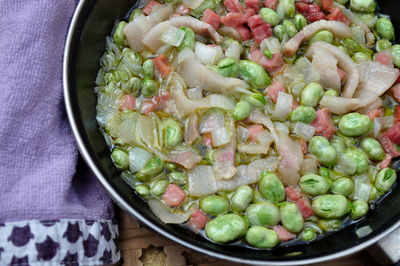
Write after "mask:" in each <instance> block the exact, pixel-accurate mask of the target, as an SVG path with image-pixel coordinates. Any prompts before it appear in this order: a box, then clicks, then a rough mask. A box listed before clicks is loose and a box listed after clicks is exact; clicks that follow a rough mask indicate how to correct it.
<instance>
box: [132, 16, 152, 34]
mask: <svg viewBox="0 0 400 266" xmlns="http://www.w3.org/2000/svg"><path fill="white" fill-rule="evenodd" d="M134 22H135V25H137V27H138V28H139V29H140V31H141V32H148V31H149V30H150V26H151V25H149V22H148V21H147V17H146V16H145V15H140V16H137V17H136V18H135V19H134Z"/></svg>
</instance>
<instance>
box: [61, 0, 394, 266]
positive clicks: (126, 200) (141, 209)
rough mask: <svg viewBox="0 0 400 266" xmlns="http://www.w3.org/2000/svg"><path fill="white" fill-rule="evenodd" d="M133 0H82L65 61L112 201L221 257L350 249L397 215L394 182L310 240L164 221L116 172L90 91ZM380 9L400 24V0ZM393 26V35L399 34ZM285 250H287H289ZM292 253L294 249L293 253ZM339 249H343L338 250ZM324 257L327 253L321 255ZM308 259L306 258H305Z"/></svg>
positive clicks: (253, 258)
mask: <svg viewBox="0 0 400 266" xmlns="http://www.w3.org/2000/svg"><path fill="white" fill-rule="evenodd" d="M135 2H136V1H132V0H87V1H83V3H81V5H82V8H81V9H80V11H81V12H80V13H79V14H78V16H77V20H76V21H77V23H76V25H75V29H74V32H73V34H72V36H71V38H72V39H71V46H70V47H67V50H66V51H68V50H69V54H68V59H69V64H68V66H67V73H68V75H67V76H66V77H65V78H66V81H67V83H68V85H69V86H68V88H67V90H68V91H69V99H67V101H69V102H70V104H71V110H72V112H71V114H70V115H71V116H70V119H72V120H74V121H75V125H76V129H77V130H78V131H79V136H77V138H78V139H80V140H81V143H82V144H83V146H84V148H82V147H81V149H85V150H86V151H87V153H88V155H89V156H90V158H91V160H92V161H93V162H94V164H93V165H91V166H92V168H97V170H98V171H99V172H100V173H101V175H102V176H103V177H104V179H105V180H106V182H108V184H109V185H110V186H111V187H112V190H114V192H113V191H110V193H111V195H112V196H113V195H114V199H115V198H116V197H115V193H117V194H118V195H119V197H117V198H118V201H119V202H117V203H118V204H119V205H121V206H124V209H125V210H126V211H127V212H128V213H130V214H131V215H134V214H137V215H138V216H139V217H141V220H142V222H143V223H144V224H146V225H148V226H150V227H152V228H153V229H157V231H158V232H160V233H162V234H163V235H165V236H167V237H169V238H172V239H173V240H175V241H178V242H180V243H181V244H184V245H186V246H188V247H191V248H194V249H196V250H197V251H200V252H203V253H207V254H209V255H212V256H218V257H220V258H225V259H230V260H235V261H240V260H242V261H243V262H247V263H262V262H263V261H264V262H270V263H272V262H278V261H279V262H281V263H282V262H287V263H289V264H291V263H295V261H297V262H299V260H302V261H303V262H305V261H304V260H307V259H317V258H321V257H324V256H328V255H330V254H334V253H337V252H344V251H346V250H347V251H349V250H352V248H354V247H355V246H357V245H359V244H362V243H367V242H368V241H369V242H371V240H372V239H376V237H377V236H379V235H380V234H382V233H383V232H384V231H385V230H387V229H388V228H389V227H391V226H392V225H394V224H395V223H396V222H398V221H399V219H400V209H399V208H398V206H400V193H399V191H398V190H399V186H398V185H397V186H396V187H395V188H394V191H393V193H391V194H390V195H388V196H387V197H386V198H385V199H384V200H383V202H382V203H380V204H378V206H377V207H376V208H374V209H373V210H371V211H370V212H369V214H368V215H367V217H365V218H364V219H363V220H362V221H360V222H359V223H356V224H351V225H349V226H347V227H346V228H344V229H342V230H340V231H338V232H335V233H333V234H330V235H328V236H327V237H325V238H323V239H321V240H317V241H314V242H312V243H309V244H299V245H294V246H289V247H279V248H276V249H273V250H270V251H260V250H254V249H247V248H243V247H240V246H234V245H216V244H213V243H211V242H210V241H207V240H205V239H204V238H203V237H202V236H201V235H197V234H194V233H192V232H190V231H187V230H185V229H184V228H183V227H181V226H176V225H166V224H163V223H162V222H161V221H159V220H158V219H157V218H156V217H155V216H154V215H153V214H152V212H151V211H150V209H149V208H148V207H147V204H146V203H145V202H143V201H142V200H141V199H140V198H139V197H138V196H136V195H135V194H134V193H133V191H132V190H131V189H130V188H129V187H128V186H127V185H126V184H125V183H124V182H123V181H122V180H121V179H120V178H119V172H118V171H117V170H116V168H115V167H114V165H113V163H112V161H111V160H110V152H109V149H108V148H107V145H106V143H105V141H104V138H103V136H102V135H101V133H100V131H99V129H98V125H97V122H96V119H95V105H96V96H95V94H94V91H93V87H94V86H95V84H94V80H95V78H96V74H97V71H98V69H99V59H100V57H101V55H102V54H103V52H104V50H105V37H106V36H107V35H109V34H110V32H111V31H112V29H113V27H114V23H115V21H116V19H121V18H122V17H123V16H125V14H126V13H127V12H128V11H129V10H130V8H131V7H132V6H133V5H134V4H135ZM378 2H379V7H380V9H381V12H382V13H385V14H389V15H391V17H392V20H393V22H394V24H395V25H398V26H400V16H398V14H397V12H398V11H400V2H398V1H393V0H382V1H378ZM399 30H400V27H397V36H400V32H399ZM366 225H368V226H370V227H371V228H372V230H373V232H372V233H371V234H369V235H368V236H366V237H364V238H361V239H360V238H359V237H358V236H357V235H356V233H355V231H356V230H357V229H358V228H360V227H363V226H366ZM287 254H292V255H290V256H288V255H287ZM295 254H297V255H295ZM341 254H343V253H341ZM325 258H328V257H325ZM308 262H310V261H308Z"/></svg>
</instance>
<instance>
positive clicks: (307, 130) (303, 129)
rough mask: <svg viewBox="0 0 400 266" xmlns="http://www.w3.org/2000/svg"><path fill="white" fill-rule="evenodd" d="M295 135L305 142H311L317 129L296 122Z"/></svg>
mask: <svg viewBox="0 0 400 266" xmlns="http://www.w3.org/2000/svg"><path fill="white" fill-rule="evenodd" d="M293 133H294V134H296V135H297V136H299V137H300V138H302V139H304V140H307V141H309V140H311V139H312V137H313V136H314V133H315V127H313V126H310V125H307V124H305V123H302V122H296V124H295V126H294V129H293Z"/></svg>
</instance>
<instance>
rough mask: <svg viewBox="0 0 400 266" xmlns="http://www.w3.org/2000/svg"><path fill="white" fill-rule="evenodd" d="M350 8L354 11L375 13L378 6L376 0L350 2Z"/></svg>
mask: <svg viewBox="0 0 400 266" xmlns="http://www.w3.org/2000/svg"><path fill="white" fill-rule="evenodd" d="M350 7H351V9H352V10H354V11H360V12H374V11H375V7H376V4H375V1H374V0H350Z"/></svg>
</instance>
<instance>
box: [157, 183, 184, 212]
mask: <svg viewBox="0 0 400 266" xmlns="http://www.w3.org/2000/svg"><path fill="white" fill-rule="evenodd" d="M185 199H186V194H185V192H183V190H182V189H181V188H180V187H178V186H177V185H175V184H169V185H168V187H167V189H166V190H165V192H164V194H163V195H162V200H163V201H164V202H165V204H167V205H168V206H171V207H179V205H181V203H182V202H183V201H184V200H185Z"/></svg>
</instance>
